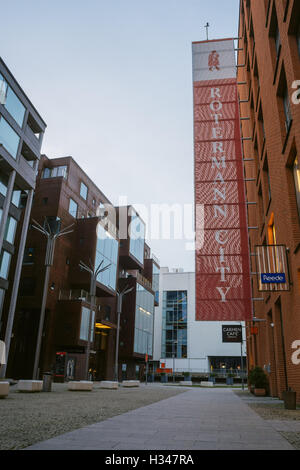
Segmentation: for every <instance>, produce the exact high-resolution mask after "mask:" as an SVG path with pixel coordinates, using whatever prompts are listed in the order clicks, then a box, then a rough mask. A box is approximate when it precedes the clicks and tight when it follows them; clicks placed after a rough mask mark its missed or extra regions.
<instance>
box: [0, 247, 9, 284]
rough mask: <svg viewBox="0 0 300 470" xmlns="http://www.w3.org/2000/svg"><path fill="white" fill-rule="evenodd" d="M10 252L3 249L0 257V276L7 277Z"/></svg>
mask: <svg viewBox="0 0 300 470" xmlns="http://www.w3.org/2000/svg"><path fill="white" fill-rule="evenodd" d="M10 260H11V254H10V253H8V252H7V251H3V252H2V254H1V257H0V277H2V278H3V279H8V273H9V266H10Z"/></svg>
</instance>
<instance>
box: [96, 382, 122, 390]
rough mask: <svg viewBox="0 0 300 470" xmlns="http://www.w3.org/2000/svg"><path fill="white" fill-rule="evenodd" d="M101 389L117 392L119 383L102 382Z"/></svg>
mask: <svg viewBox="0 0 300 470" xmlns="http://www.w3.org/2000/svg"><path fill="white" fill-rule="evenodd" d="M100 388H109V389H112V390H117V389H118V388H119V382H112V381H109V380H103V381H102V382H100Z"/></svg>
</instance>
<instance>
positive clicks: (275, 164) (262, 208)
mask: <svg viewBox="0 0 300 470" xmlns="http://www.w3.org/2000/svg"><path fill="white" fill-rule="evenodd" d="M239 37H240V40H239V52H238V64H239V67H238V82H239V94H240V101H241V103H240V110H241V117H242V119H243V120H242V131H243V137H244V139H245V140H244V141H243V143H244V158H245V167H246V178H247V180H248V181H247V183H246V184H247V198H248V219H249V226H250V227H252V229H251V230H250V237H249V238H250V250H251V253H252V272H253V273H254V274H253V276H252V286H253V297H254V299H257V300H255V301H254V316H255V318H257V319H258V320H257V321H255V322H254V323H251V324H249V327H252V328H251V330H250V331H251V334H249V336H248V339H247V344H248V354H249V358H248V361H249V367H250V368H251V367H253V366H255V365H259V366H261V367H263V368H264V369H265V371H266V372H267V374H268V377H269V382H270V391H271V394H272V396H279V397H282V392H283V391H285V390H287V389H288V388H291V389H293V390H295V391H296V392H297V397H298V401H299V399H300V365H299V361H298V360H297V357H298V356H297V345H298V348H299V340H300V318H299V312H300V250H299V248H300V218H299V217H300V167H299V150H300V126H299V122H300V104H299V102H300V100H299V98H300V96H299V78H300V2H299V1H298V0H284V1H283V0H264V1H260V0H251V1H249V0H241V2H240V19H239ZM297 80H298V82H297ZM246 139H247V140H246ZM255 260H256V262H255ZM255 273H258V274H255ZM269 275H271V278H270V277H269ZM270 279H271V281H272V280H273V282H270Z"/></svg>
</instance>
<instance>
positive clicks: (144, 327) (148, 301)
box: [134, 283, 154, 356]
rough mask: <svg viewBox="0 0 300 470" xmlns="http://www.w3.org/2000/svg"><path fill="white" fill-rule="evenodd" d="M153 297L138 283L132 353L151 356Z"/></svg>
mask: <svg viewBox="0 0 300 470" xmlns="http://www.w3.org/2000/svg"><path fill="white" fill-rule="evenodd" d="M153 320H154V295H153V294H151V293H150V292H149V291H147V290H146V289H145V288H144V287H143V286H141V285H140V284H139V283H137V285H136V307H135V325H134V352H135V353H138V354H146V353H147V354H149V355H150V356H152V355H153V351H152V348H153V346H152V342H153Z"/></svg>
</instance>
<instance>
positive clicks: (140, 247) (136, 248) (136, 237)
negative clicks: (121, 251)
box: [129, 211, 145, 264]
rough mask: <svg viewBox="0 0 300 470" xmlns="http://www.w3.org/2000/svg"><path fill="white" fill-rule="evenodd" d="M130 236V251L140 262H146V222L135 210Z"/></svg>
mask: <svg viewBox="0 0 300 470" xmlns="http://www.w3.org/2000/svg"><path fill="white" fill-rule="evenodd" d="M129 236H130V245H129V252H130V253H131V254H132V255H133V256H134V257H135V259H136V260H137V261H139V263H141V264H144V249H145V224H144V222H143V221H142V220H141V219H140V218H139V216H138V215H137V214H136V213H135V212H134V211H133V214H132V216H131V221H130V233H129Z"/></svg>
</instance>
